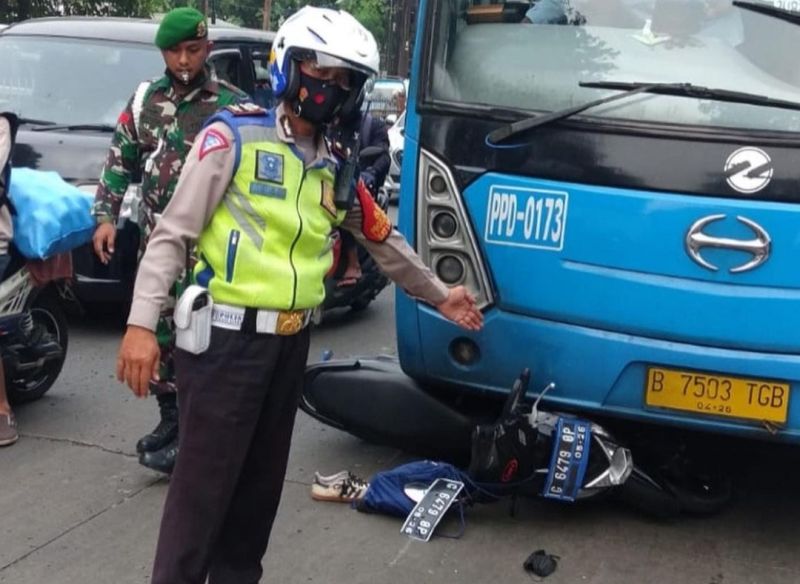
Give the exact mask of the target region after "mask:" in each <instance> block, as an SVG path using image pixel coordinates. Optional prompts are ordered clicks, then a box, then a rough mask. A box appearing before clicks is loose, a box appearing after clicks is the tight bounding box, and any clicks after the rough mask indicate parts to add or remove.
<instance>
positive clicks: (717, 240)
mask: <svg viewBox="0 0 800 584" xmlns="http://www.w3.org/2000/svg"><path fill="white" fill-rule="evenodd" d="M725 217H726V216H725V215H709V216H708V217H703V218H702V219H700V220H698V221H696V222H695V223H694V225H692V226H691V227H690V228H689V231H688V232H687V233H686V241H685V243H686V253H688V254H689V257H690V258H692V260H694V261H695V262H696V263H698V264H700V265H701V266H703V267H704V268H706V269H708V270H711V271H712V272H716V271H718V270H719V268H718V267H717V266H715V265H713V264H711V263H709V262H708V261H706V260H705V259H703V256H702V255H701V253H702V251H703V248H706V247H716V248H719V249H730V250H734V251H742V252H745V253H749V254H751V255H752V256H753V257H752V258H751V259H750V260H748V261H747V262H745V263H743V264H742V265H741V266H737V267H735V268H731V269H730V272H731V273H732V274H740V273H742V272H747V271H750V270H754V269H755V268H757V267H758V266H760V265H761V264H763V263H764V262H766V261H767V258H768V257H769V252H770V250H771V248H772V240H771V239H770V237H769V234H768V233H767V232H766V231H765V230H764V228H763V227H761V226H760V225H759V224H758V223H756V222H754V221H751V220H750V219H747V218H746V217H736V219H737V220H738V221H739V223H741V224H743V225H746V226H747V227H749V228H750V229H752V230H753V233H754V234H755V238H753V239H729V238H726V237H712V236H710V235H706V234H705V233H704V232H703V230H704V229H705V228H706V226H707V225H709V224H711V223H713V222H715V221H721V220H723V219H725Z"/></svg>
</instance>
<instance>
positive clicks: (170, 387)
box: [139, 209, 197, 395]
mask: <svg viewBox="0 0 800 584" xmlns="http://www.w3.org/2000/svg"><path fill="white" fill-rule="evenodd" d="M139 220H140V224H141V225H144V229H143V231H144V237H143V238H142V246H141V249H140V259H141V255H143V254H144V250H145V246H146V243H147V241H149V240H150V235H151V233H152V232H153V229H154V228H155V220H154V219H153V214H152V212H151V211H149V210H147V209H145V213H144V214H143V215H141V216H140V218H139ZM196 261H197V259H196V257H195V254H194V250H191V251H190V252H189V254H188V257H187V258H186V265H187V266H188V267H187V268H186V269H184V270H183V271H182V272H181V275H180V276H178V279H177V280H176V282H175V284H173V286H172V288H171V289H170V291H169V297H168V298H167V301H166V302H165V303H164V306H162V307H161V315H160V316H159V318H158V324H157V325H156V341H157V342H158V348H159V349H160V351H161V358H160V360H159V364H158V378H159V379H158V381H151V382H150V393H151V394H152V395H163V394H165V393H175V392H176V391H177V390H178V388H177V386H176V385H175V363H174V361H173V357H174V355H175V320H174V319H173V313H174V312H175V305H176V304H177V303H178V298H180V297H181V294H183V291H184V290H186V288H187V287H188V286H189V284H191V275H192V268H193V267H194V264H195V263H196Z"/></svg>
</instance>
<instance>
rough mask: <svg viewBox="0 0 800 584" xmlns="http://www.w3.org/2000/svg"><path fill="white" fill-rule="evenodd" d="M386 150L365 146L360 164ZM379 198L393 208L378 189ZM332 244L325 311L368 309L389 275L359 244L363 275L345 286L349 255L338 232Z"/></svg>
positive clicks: (382, 203)
mask: <svg viewBox="0 0 800 584" xmlns="http://www.w3.org/2000/svg"><path fill="white" fill-rule="evenodd" d="M383 152H384V151H383V150H382V149H381V148H378V147H376V146H369V147H367V148H364V149H362V150H361V152H360V153H359V166H360V167H362V168H363V167H366V166H369V164H370V163H371V162H372V161H373V160H374V159H376V158H377V157H379V156H381V155H382V154H383ZM379 186H380V185H378V186H377V187H376V191H378V190H379V188H378V187H379ZM375 201H376V202H377V204H378V206H379V207H380V208H381V209H383V210H384V211H386V210H387V209H388V208H389V199H388V198H387V197H386V196H385V195H384V194H383V193H380V192H378V193H377V194H376V195H375ZM332 244H333V246H334V250H335V252H334V265H333V267H332V268H331V270H330V272H329V273H328V276H327V277H326V278H325V302H324V303H323V305H322V311H325V310H330V309H332V308H347V307H350V309H352V310H356V311H360V310H364V309H365V308H366V307H367V306H369V304H370V303H371V302H372V301H373V300H375V298H376V297H377V296H378V294H380V292H381V290H383V289H384V288H386V286H387V285H388V284H389V279H388V278H387V277H386V276H385V275H384V274H383V272H381V271H380V268H378V264H376V263H375V260H373V259H372V256H370V255H369V253H368V252H367V250H366V249H364V247H363V246H361V245H358V244H355V245H356V246H357V250H358V261H359V263H360V265H361V278H359V279H358V281H357V282H356V283H355V284H352V285H348V286H341V285H340V283H341V281H342V276H343V275H344V273H345V270H346V269H347V258H346V257H345V255H344V254H343V253H339V252H340V250H341V236H340V235H339V234H338V233H335V234H334V235H333V241H332ZM320 318H321V313H318V320H319V319H320Z"/></svg>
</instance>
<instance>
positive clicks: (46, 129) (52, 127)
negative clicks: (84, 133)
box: [31, 124, 116, 132]
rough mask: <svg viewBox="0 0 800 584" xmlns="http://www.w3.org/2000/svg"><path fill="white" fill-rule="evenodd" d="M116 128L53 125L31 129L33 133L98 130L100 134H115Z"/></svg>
mask: <svg viewBox="0 0 800 584" xmlns="http://www.w3.org/2000/svg"><path fill="white" fill-rule="evenodd" d="M115 129H116V128H115V127H114V126H112V125H111V124H52V125H49V126H40V127H38V128H31V131H32V132H53V131H56V130H97V131H100V132H113V131H114V130H115Z"/></svg>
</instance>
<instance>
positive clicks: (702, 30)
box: [397, 0, 800, 442]
mask: <svg viewBox="0 0 800 584" xmlns="http://www.w3.org/2000/svg"><path fill="white" fill-rule="evenodd" d="M783 4H784V3H783V2H782V1H781V0H779V1H776V2H771V1H770V2H761V1H746V0H742V1H736V2H733V3H731V1H730V0H727V1H717V0H648V1H642V0H537V1H536V2H534V3H532V4H531V3H529V2H503V3H494V2H491V1H489V2H487V1H480V2H479V1H471V0H421V2H420V6H419V11H418V14H419V21H418V30H417V42H416V47H415V50H414V56H413V71H412V78H411V86H410V94H409V104H408V112H407V118H406V126H405V150H404V157H403V168H402V185H401V194H400V220H399V223H400V225H401V226H402V229H403V231H404V233H405V235H406V236H407V237H408V239H409V241H410V242H412V244H413V245H414V246H415V248H416V250H417V252H418V253H419V254H420V255H421V257H422V258H423V260H424V261H425V262H426V263H427V264H428V265H429V266H431V268H432V269H433V270H434V271H435V272H436V273H437V274H438V275H439V277H441V278H442V279H443V280H444V281H445V282H447V283H448V284H451V285H456V284H464V285H466V286H467V287H469V288H470V289H471V290H472V291H473V292H474V293H475V295H476V296H477V298H478V301H479V303H480V306H481V307H482V309H483V310H484V313H485V317H486V324H485V328H484V329H483V330H482V331H481V332H479V333H476V334H465V333H464V332H463V331H461V330H459V329H457V328H456V327H455V326H453V325H451V324H450V323H448V322H447V321H445V320H444V319H443V318H441V317H440V316H438V314H437V313H436V312H435V311H434V310H432V309H431V308H430V307H428V306H426V305H424V304H422V303H419V302H416V301H414V300H413V299H411V298H409V297H407V296H406V295H404V294H402V293H399V294H398V297H397V330H398V351H399V358H400V364H401V366H402V368H403V371H404V372H405V373H407V374H408V375H409V376H411V377H413V378H414V379H416V380H420V381H422V382H426V383H427V382H435V383H441V382H444V383H448V384H456V385H458V386H459V387H462V388H464V391H468V392H469V391H475V392H478V393H481V392H482V393H485V392H494V393H497V394H498V395H500V394H502V392H507V391H508V387H509V385H510V382H511V381H512V380H513V379H514V378H515V377H516V376H517V375H518V374H519V372H520V370H522V369H523V368H526V367H529V368H531V370H532V372H533V379H534V380H536V383H537V386H538V387H536V388H533V387H532V390H533V389H536V390H537V391H538V389H539V387H544V386H545V385H546V384H547V383H549V382H554V383H555V384H556V389H555V390H553V391H552V392H550V393H548V394H547V398H546V401H549V402H550V403H551V405H552V406H554V407H557V408H561V409H566V410H571V411H580V412H584V413H586V414H587V415H591V414H592V413H594V414H596V415H600V414H602V415H609V416H613V417H621V418H627V419H633V420H637V421H640V422H646V423H656V424H666V425H672V426H676V425H677V426H681V427H684V428H693V429H698V430H708V431H712V432H717V433H733V434H738V435H743V436H752V437H758V436H761V437H769V438H778V439H783V440H788V441H795V442H796V441H800V397H796V396H794V392H795V391H798V390H800V66H798V65H797V62H796V59H794V58H793V57H792V55H796V54H797V47H799V46H800V26H798V21H800V18H798V14H797V13H795V12H792V7H791V6H783Z"/></svg>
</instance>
